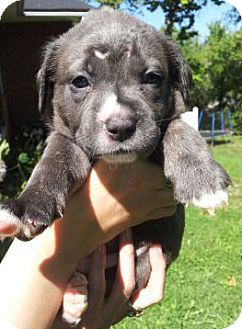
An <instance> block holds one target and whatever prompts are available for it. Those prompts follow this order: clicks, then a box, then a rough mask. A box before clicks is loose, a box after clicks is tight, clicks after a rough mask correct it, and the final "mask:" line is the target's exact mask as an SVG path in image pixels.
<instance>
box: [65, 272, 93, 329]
mask: <svg viewBox="0 0 242 329" xmlns="http://www.w3.org/2000/svg"><path fill="white" fill-rule="evenodd" d="M87 283H88V282H87V279H86V277H85V275H83V274H81V273H79V272H75V273H74V275H73V276H72V278H71V279H70V281H69V282H68V284H67V287H66V290H65V293H64V297H63V313H62V318H63V320H64V321H65V322H67V323H69V324H70V325H72V326H76V325H78V323H79V322H80V321H81V316H82V315H83V313H84V312H85V311H86V309H87V306H88V289H87Z"/></svg>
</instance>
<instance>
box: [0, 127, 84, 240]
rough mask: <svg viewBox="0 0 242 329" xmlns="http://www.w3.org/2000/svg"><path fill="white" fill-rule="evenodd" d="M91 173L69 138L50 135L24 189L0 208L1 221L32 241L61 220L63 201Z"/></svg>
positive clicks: (20, 235)
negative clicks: (57, 220) (53, 223)
mask: <svg viewBox="0 0 242 329" xmlns="http://www.w3.org/2000/svg"><path fill="white" fill-rule="evenodd" d="M89 170H90V162H89V160H88V158H87V156H86V155H85V153H84V152H83V151H82V150H81V149H80V148H79V147H78V146H76V145H75V144H74V143H73V142H72V141H71V140H70V139H68V138H66V137H64V136H63V135H61V134H59V133H56V132H53V133H52V134H51V135H50V137H49V138H48V144H47V147H46V149H45V151H44V154H43V156H42V158H41V160H40V162H39V163H38V164H37V166H36V167H35V169H34V171H33V173H32V175H31V177H30V179H29V181H28V183H27V186H26V188H25V190H24V191H23V192H22V193H21V194H20V196H19V197H18V198H17V199H16V200H9V201H6V202H4V203H2V204H1V205H0V220H1V221H3V222H4V221H5V222H7V223H9V224H13V225H15V226H16V230H15V232H14V235H17V236H18V237H19V238H20V239H23V240H26V239H31V238H32V237H34V236H35V235H36V234H38V233H41V232H42V231H43V230H44V229H45V228H46V227H47V226H49V225H50V224H51V223H52V222H53V220H54V219H56V218H58V217H61V216H62V214H63V211H64V207H65V202H66V198H67V196H68V193H69V192H71V191H72V190H73V188H74V186H75V185H76V184H77V183H80V182H82V181H83V180H84V179H85V178H86V176H87V174H88V172H89Z"/></svg>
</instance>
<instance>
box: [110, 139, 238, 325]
mask: <svg viewBox="0 0 242 329" xmlns="http://www.w3.org/2000/svg"><path fill="white" fill-rule="evenodd" d="M212 152H213V154H214V156H215V158H216V159H217V161H218V162H219V163H220V164H221V165H222V166H224V167H225V168H226V170H227V171H228V172H229V174H230V176H231V178H232V180H233V183H234V186H233V187H232V188H231V191H230V205H229V207H227V208H226V209H222V210H219V211H218V212H217V213H216V215H215V216H214V217H210V216H208V215H206V214H204V213H203V212H201V211H200V210H197V209H195V208H192V207H191V208H188V209H187V215H186V230H185V235H184V240H183V246H182V250H181V253H180V257H179V259H178V260H177V261H176V262H175V263H174V264H173V265H172V266H171V268H170V270H169V273H168V276H167V284H166V290H165V298H164V300H163V302H162V303H160V304H158V305H155V306H153V307H151V308H150V309H148V310H146V311H145V314H144V315H143V316H142V317H140V318H128V319H126V320H124V321H122V322H121V323H120V324H118V325H116V326H115V329H124V328H126V329H127V328H132V329H136V328H137V329H138V328H147V329H156V328H157V329H158V328H159V329H223V328H225V327H226V326H227V325H229V324H230V323H232V322H233V321H234V320H235V318H236V317H237V316H238V315H239V313H240V311H241V309H242V138H239V137H234V138H233V141H232V143H228V144H220V145H218V146H215V147H213V148H212Z"/></svg>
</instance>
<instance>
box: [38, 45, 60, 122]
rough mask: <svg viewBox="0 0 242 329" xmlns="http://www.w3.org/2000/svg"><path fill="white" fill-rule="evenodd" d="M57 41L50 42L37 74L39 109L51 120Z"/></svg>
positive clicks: (42, 114)
mask: <svg viewBox="0 0 242 329" xmlns="http://www.w3.org/2000/svg"><path fill="white" fill-rule="evenodd" d="M57 49H58V45H57V43H56V42H55V41H54V42H51V43H49V44H48V45H47V46H46V48H45V51H44V60H43V63H42V66H41V68H40V70H39V72H38V74H37V87H38V92H39V111H40V114H41V116H42V117H44V118H45V119H47V120H51V117H52V114H53V104H52V98H53V91H54V72H55V69H56V53H57Z"/></svg>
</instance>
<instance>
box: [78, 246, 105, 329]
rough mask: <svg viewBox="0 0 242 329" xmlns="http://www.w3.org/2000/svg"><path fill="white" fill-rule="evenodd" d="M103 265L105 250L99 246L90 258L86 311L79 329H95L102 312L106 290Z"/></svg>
mask: <svg viewBox="0 0 242 329" xmlns="http://www.w3.org/2000/svg"><path fill="white" fill-rule="evenodd" d="M105 265H106V248H105V246H101V247H99V248H98V249H97V250H96V251H95V252H94V253H93V254H92V256H91V261H90V268H89V276H88V287H89V289H88V309H87V311H86V313H85V314H84V315H83V319H82V322H81V328H88V329H91V328H96V327H95V323H96V322H97V321H98V317H99V316H100V314H101V312H102V307H103V301H104V295H105V290H106V280H105ZM96 318H97V319H96Z"/></svg>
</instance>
